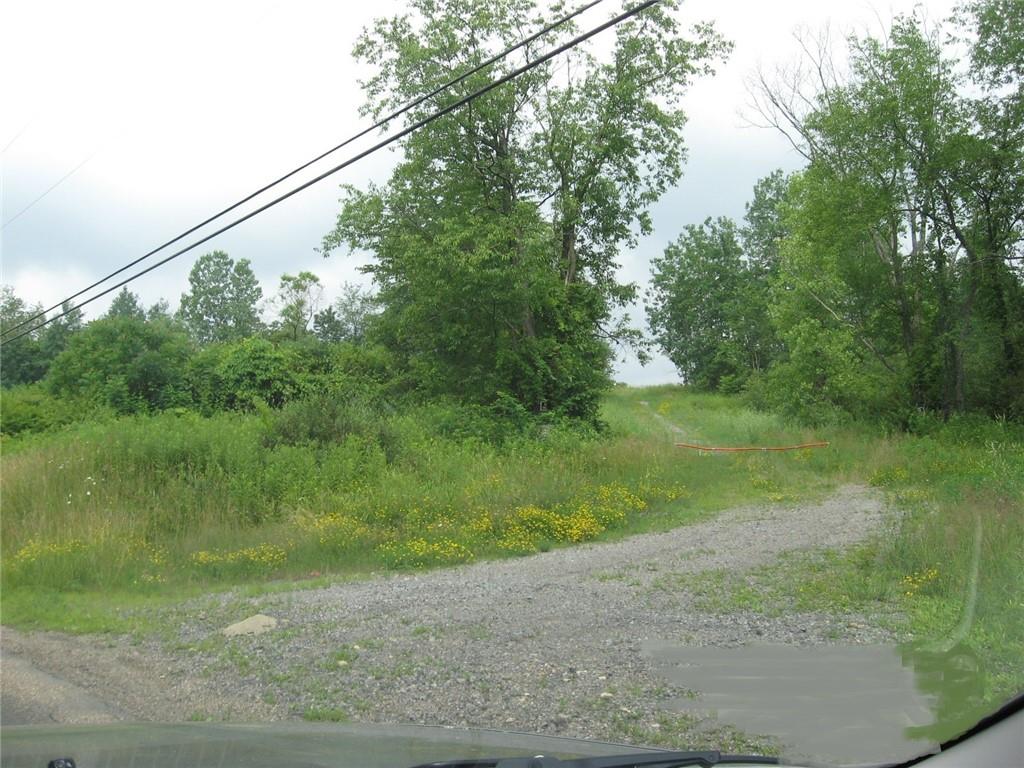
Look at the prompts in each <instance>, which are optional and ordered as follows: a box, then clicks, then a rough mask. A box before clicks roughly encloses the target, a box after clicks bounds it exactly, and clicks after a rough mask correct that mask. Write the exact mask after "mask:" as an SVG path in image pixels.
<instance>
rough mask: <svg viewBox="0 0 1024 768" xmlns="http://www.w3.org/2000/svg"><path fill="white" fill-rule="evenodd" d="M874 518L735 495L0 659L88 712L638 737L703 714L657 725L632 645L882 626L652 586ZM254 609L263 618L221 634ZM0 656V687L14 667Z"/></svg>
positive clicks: (738, 565)
mask: <svg viewBox="0 0 1024 768" xmlns="http://www.w3.org/2000/svg"><path fill="white" fill-rule="evenodd" d="M885 519H886V515H885V509H884V505H883V503H882V501H881V499H880V497H879V496H878V494H876V493H875V492H874V491H871V490H869V489H866V488H863V487H859V486H846V487H843V488H840V489H839V490H838V491H836V492H835V493H834V494H833V495H832V496H830V497H829V498H827V499H826V500H825V501H823V502H818V503H807V504H797V505H793V504H790V505H765V506H749V507H742V508H737V509H732V510H728V511H726V512H724V513H722V514H720V515H719V516H717V517H715V518H714V519H712V520H708V521H705V522H701V523H697V524H694V525H690V526H686V527H681V528H677V529H675V530H672V531H669V532H665V533H655V534H644V535H638V536H633V537H631V538H628V539H623V540H621V541H616V542H612V543H599V544H590V545H582V546H577V547H573V548H566V549H558V550H554V551H551V552H546V553H542V554H537V555H533V556H530V557H522V558H516V559H509V560H502V561H497V562H481V563H475V564H472V565H465V566H460V567H456V568H448V569H443V570H435V571H430V572H425V573H420V574H415V575H408V574H399V575H388V576H379V577H373V578H369V579H367V580H364V581H356V582H348V583H340V584H336V585H333V586H330V587H327V588H322V589H316V590H305V591H293V592H284V593H277V594H271V595H263V596H260V597H256V598H243V597H240V596H238V595H234V594H230V593H229V594H221V595H217V596H211V597H207V598H204V599H202V600H197V601H192V602H190V603H188V604H185V605H183V606H181V607H179V608H177V609H174V610H173V611H169V612H164V613H163V614H162V615H161V616H160V617H159V620H160V622H162V626H163V627H164V628H165V629H164V631H163V632H162V633H161V637H162V639H161V640H159V641H157V640H147V641H144V642H134V643H133V642H130V641H129V640H128V639H126V638H95V637H66V636H63V635H59V634H55V633H21V632H15V631H13V630H5V632H4V637H3V648H4V654H5V657H6V658H8V659H11V658H14V659H18V660H20V661H23V662H25V663H26V664H29V665H34V668H35V669H37V670H39V671H43V672H45V673H46V674H48V675H52V676H55V677H57V678H59V679H60V680H62V681H63V682H65V683H67V684H68V685H72V686H77V687H79V688H80V689H81V690H82V691H83V692H85V693H87V694H88V695H89V696H90V697H92V699H94V700H96V701H97V702H100V704H98V705H97V706H102V708H103V713H104V717H105V718H107V717H115V718H122V719H143V720H159V721H175V720H185V719H200V718H211V719H233V720H268V719H283V718H290V717H303V716H305V717H307V718H311V719H325V720H332V719H351V720H357V721H359V720H364V721H374V722H388V723H429V724H446V725H453V726H471V727H497V728H505V729H510V730H524V731H530V732H542V733H557V734H562V735H571V736H579V737H584V738H604V739H619V740H633V741H636V740H657V739H656V738H655V737H657V736H658V735H659V733H661V734H664V733H665V731H666V730H667V729H671V728H679V729H682V730H692V729H693V728H694V727H697V728H698V730H699V731H700V732H706V729H707V728H708V727H709V726H708V724H707V723H704V724H696V725H695V724H694V723H692V722H685V723H681V722H679V721H678V719H677V720H676V721H671V720H670V719H667V718H668V715H667V714H666V711H665V709H664V706H663V705H664V702H666V701H668V700H670V699H671V698H673V697H678V696H680V695H685V694H686V693H687V692H686V691H681V690H678V689H673V688H672V687H671V686H669V685H668V684H667V683H666V681H665V680H663V679H659V678H658V677H657V675H656V673H655V672H654V671H653V669H652V666H653V665H652V664H650V662H649V659H647V658H645V656H644V654H643V653H642V652H641V645H642V644H644V643H645V641H650V640H661V641H666V640H667V641H670V642H680V643H686V644H691V645H717V646H726V645H735V644H740V643H746V642H750V641H758V642H774V643H783V644H790V645H792V644H828V643H835V642H843V643H851V642H853V643H862V642H884V641H886V640H888V639H889V638H888V637H887V635H886V634H885V632H884V631H882V630H880V629H877V628H873V627H871V626H870V623H869V622H851V621H849V618H848V617H847V618H844V619H839V618H836V617H830V616H827V615H820V614H790V615H784V616H779V617H765V616H760V615H756V614H750V613H743V612H734V613H730V614H729V615H726V616H720V615H708V614H703V613H700V612H699V611H697V610H696V608H695V607H694V605H693V599H692V597H691V596H690V595H689V594H688V593H687V592H686V591H685V588H684V587H676V588H665V587H664V585H665V584H666V583H668V584H678V583H683V584H685V580H682V581H681V580H680V579H674V578H673V577H675V576H677V575H685V574H693V573H698V572H701V571H705V570H708V569H718V568H730V569H747V568H752V567H755V566H758V565H762V564H765V563H770V562H772V561H773V560H774V559H775V558H776V557H777V556H778V555H779V554H780V553H783V552H786V551H789V550H794V549H807V548H819V547H842V546H845V545H849V544H852V543H854V542H857V541H860V540H863V539H864V538H865V537H867V536H868V535H870V534H871V533H873V532H875V531H877V530H879V528H880V526H882V525H883V524H884V522H885ZM257 612H261V613H264V614H269V615H271V616H273V617H275V618H276V619H277V620H278V622H279V624H278V627H277V628H276V629H274V630H272V631H270V632H267V633H266V634H262V635H258V636H243V637H235V638H224V637H222V636H221V635H220V633H219V631H218V630H220V629H221V628H223V627H224V626H225V625H226V624H229V623H231V622H234V621H237V620H239V619H241V618H245V617H246V616H248V615H250V614H254V613H257ZM4 667H5V669H4V677H5V680H4V683H5V685H4V687H5V689H8V687H9V686H8V679H9V677H10V675H12V674H13V675H17V674H18V669H19V668H20V667H18V666H17V665H16V666H15V667H12V665H10V664H6V663H5V664H4ZM22 710H23V711H31V710H32V708H31V707H30V706H23V707H22ZM84 716H85V715H81V714H79V715H75V714H74V713H72V714H70V715H69V714H68V713H67V712H65V713H63V714H60V713H57V714H54V713H52V712H51V713H50V714H49V715H48V719H49V720H50V721H52V720H58V721H74V720H75V718H76V717H84ZM711 727H714V725H713V724H712V726H711ZM723 733H724V731H722V729H718V730H717V731H714V733H713V735H709V736H708V739H709V740H712V739H718V740H719V741H721V740H722V739H723V738H724V736H723ZM683 735H685V736H686V739H690V740H692V739H693V738H694V737H693V735H692V733H688V734H677V736H680V739H682V736H683ZM662 740H663V741H666V742H670V741H672V739H671V738H665V739H662ZM737 740H738V741H737V744H736V746H740V747H742V746H745V745H747V744H748V743H747V742H744V741H743V740H742V739H741V738H740V737H739V736H737Z"/></svg>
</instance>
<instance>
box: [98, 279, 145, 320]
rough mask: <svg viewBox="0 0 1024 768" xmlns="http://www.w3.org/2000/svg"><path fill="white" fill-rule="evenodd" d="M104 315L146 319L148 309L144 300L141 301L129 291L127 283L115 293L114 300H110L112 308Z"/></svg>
mask: <svg viewBox="0 0 1024 768" xmlns="http://www.w3.org/2000/svg"><path fill="white" fill-rule="evenodd" d="M104 317H107V318H122V319H128V320H145V319H146V310H145V309H144V308H143V306H142V302H140V301H139V297H138V296H136V295H135V294H134V293H132V292H131V291H129V290H128V286H127V285H126V286H125V287H124V288H122V289H121V290H120V291H118V292H117V293H116V294H115V295H114V300H113V301H112V302H110V308H109V309H108V310H107V314H105V315H104Z"/></svg>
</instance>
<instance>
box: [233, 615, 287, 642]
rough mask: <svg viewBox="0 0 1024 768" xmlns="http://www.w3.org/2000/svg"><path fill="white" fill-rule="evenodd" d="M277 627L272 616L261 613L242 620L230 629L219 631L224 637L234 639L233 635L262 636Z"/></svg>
mask: <svg viewBox="0 0 1024 768" xmlns="http://www.w3.org/2000/svg"><path fill="white" fill-rule="evenodd" d="M276 626H277V619H275V618H274V617H273V616H266V615H264V614H262V613H257V614H255V615H253V616H250V617H249V618H248V619H242V621H239V622H237V623H235V624H232V625H231V626H230V627H224V629H222V630H221V631H220V633H221V634H222V635H224V636H225V637H234V636H235V635H262V634H263V633H264V632H268V631H269V630H271V629H273V628H274V627H276Z"/></svg>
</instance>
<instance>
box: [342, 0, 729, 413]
mask: <svg viewBox="0 0 1024 768" xmlns="http://www.w3.org/2000/svg"><path fill="white" fill-rule="evenodd" d="M410 11H411V13H409V14H406V15H401V16H399V17H397V18H394V19H380V20H378V21H377V22H376V23H375V24H374V26H373V27H371V28H370V29H369V30H368V31H367V32H366V33H365V34H364V35H363V36H362V37H361V38H360V40H359V42H358V43H357V45H356V49H355V54H356V56H357V58H359V59H361V60H363V61H365V62H366V63H368V64H369V65H370V66H371V67H373V68H374V73H373V75H372V76H371V77H370V78H369V80H367V82H366V84H365V90H366V93H367V97H368V103H369V106H368V107H367V111H371V112H374V113H375V114H376V113H378V112H383V111H386V110H389V109H391V108H392V107H393V106H395V105H397V104H400V103H405V102H407V101H409V100H410V99H412V98H413V97H415V96H417V95H419V94H420V93H422V92H423V89H424V88H430V87H433V86H434V85H439V84H440V83H441V82H443V81H444V80H447V79H448V78H449V76H450V72H451V70H452V69H453V68H454V69H455V70H463V69H469V68H471V67H472V66H474V65H476V64H479V63H480V62H481V61H482V60H483V59H484V58H485V57H487V56H489V55H490V53H491V50H490V49H491V48H494V49H498V48H503V47H505V46H507V45H510V44H513V43H514V42H518V41H519V40H521V39H522V37H523V36H525V35H527V34H530V32H532V31H533V29H534V26H535V25H536V24H537V23H539V22H535V21H533V19H534V18H535V17H536V16H537V14H536V13H535V11H536V5H535V3H534V2H532V0H502V2H500V3H498V4H483V5H481V4H479V3H475V2H468V1H467V0H445V1H444V2H440V3H438V2H432V1H431V2H427V1H426V0H422V1H417V2H414V3H412V5H411V7H410ZM670 11H671V9H670V8H669V7H666V6H665V5H664V4H661V5H659V6H657V7H654V8H651V9H648V10H647V11H645V12H644V13H643V14H641V15H640V17H639V18H638V19H637V20H636V21H634V22H631V23H627V24H623V25H621V26H620V27H618V28H617V37H616V40H615V43H614V46H613V50H612V52H611V53H610V54H609V55H608V56H606V57H604V58H599V57H598V56H597V55H596V54H594V53H593V52H592V51H589V50H586V49H585V48H578V49H575V50H574V51H573V52H571V53H569V54H567V56H568V57H569V58H570V59H571V66H570V67H569V68H567V69H566V70H564V71H563V72H560V73H559V74H558V75H557V76H556V74H555V72H554V70H548V69H537V70H534V71H532V72H530V73H528V74H526V75H524V76H522V77H517V78H516V79H515V80H514V81H512V82H510V83H508V84H507V85H505V86H503V87H502V88H500V89H497V90H495V91H492V92H491V93H488V94H487V95H486V96H484V97H481V98H479V99H477V100H475V101H474V104H473V109H471V110H462V111H459V112H457V113H454V114H452V115H449V116H447V117H445V118H443V119H440V120H438V121H436V122H434V123H432V124H431V125H430V126H427V127H425V128H424V129H422V130H419V131H416V132H415V133H413V134H411V135H410V136H409V137H408V138H407V139H406V140H405V142H404V144H403V150H404V156H403V159H402V161H401V162H400V163H399V165H398V167H397V168H396V169H395V171H394V172H393V174H392V176H391V178H390V180H389V181H388V183H387V184H386V185H384V186H382V187H377V186H371V187H370V188H369V189H367V190H366V191H357V190H354V189H348V190H347V191H346V197H345V200H344V204H343V208H342V211H341V214H340V216H339V218H338V223H337V226H336V227H335V229H334V230H333V231H332V232H330V233H329V234H328V235H327V236H326V237H325V238H324V247H323V250H324V252H325V253H329V252H330V251H331V250H332V249H335V248H338V247H341V246H348V247H350V248H358V249H365V250H367V251H369V252H371V253H372V254H373V255H374V258H375V261H374V263H373V264H372V265H371V266H370V267H369V268H368V271H369V272H370V273H371V274H372V275H373V277H374V280H375V282H376V284H377V286H378V288H379V291H380V293H379V296H380V299H381V301H382V303H383V306H384V311H383V313H382V315H381V318H380V322H379V326H378V329H377V332H378V335H379V338H380V340H381V341H382V342H383V343H385V344H386V345H388V346H389V347H390V348H392V349H393V350H394V351H395V352H396V354H397V355H399V356H400V358H401V360H402V363H403V364H404V366H406V367H407V370H408V371H409V376H410V378H411V379H412V380H413V381H415V382H416V384H417V386H418V387H419V388H420V389H421V390H422V391H423V392H425V393H427V394H430V395H436V394H443V395H446V396H454V397H456V398H458V399H459V400H461V401H463V402H471V403H477V404H482V405H491V404H494V403H496V402H497V401H498V400H499V399H501V398H506V397H509V398H512V399H514V400H516V401H517V402H518V403H519V404H520V405H521V406H522V407H523V408H525V409H526V410H528V411H530V412H533V413H547V412H557V413H564V414H570V415H573V416H580V417H584V418H590V419H593V418H595V416H596V413H597V404H598V399H599V393H600V391H601V390H602V389H603V388H604V387H606V386H607V384H608V364H609V359H610V351H609V348H608V341H616V342H625V343H634V342H636V340H637V334H636V332H634V331H630V330H629V328H628V326H627V324H626V323H625V321H622V322H616V321H615V320H613V313H614V311H615V310H616V309H617V308H620V307H622V306H624V305H626V304H628V303H629V302H630V301H631V300H632V299H633V298H634V295H635V286H632V285H622V284H620V283H619V282H618V281H617V279H616V269H617V264H616V259H617V257H618V255H619V253H620V251H621V249H622V248H624V247H629V246H631V245H634V244H635V243H636V237H637V233H638V232H646V231H648V230H649V228H650V219H649V216H648V214H647V208H648V207H649V206H650V205H651V204H652V203H653V202H654V201H655V200H657V199H658V198H659V197H660V196H661V194H662V193H663V192H664V191H665V190H666V189H668V188H669V187H670V186H671V185H672V184H673V183H674V182H675V181H676V180H678V178H679V176H680V174H681V165H682V160H683V144H682V126H683V122H684V116H683V113H682V111H681V109H680V108H679V106H678V99H679V97H680V95H681V94H682V92H683V91H684V89H685V87H686V85H687V84H688V82H689V81H690V79H691V78H692V77H693V76H696V75H698V74H701V73H704V72H707V71H709V62H711V61H712V60H714V59H716V58H719V57H720V56H721V55H722V54H723V53H724V52H725V51H726V49H727V46H726V45H725V44H724V43H723V42H722V41H721V39H720V38H719V37H718V36H717V35H716V34H715V33H714V32H713V30H711V28H710V27H707V26H698V27H697V28H696V29H695V31H694V36H695V37H694V39H687V38H685V37H683V36H682V34H681V31H680V29H679V27H678V24H677V22H676V21H675V18H674V16H673V14H672V13H671V12H670ZM569 34H570V31H569V30H568V29H562V30H558V31H555V32H553V33H551V35H553V36H555V37H556V38H557V37H558V36H559V35H562V36H566V35H569ZM549 38H550V35H549ZM481 41H487V42H486V45H483V44H481ZM551 42H552V44H554V40H552V41H551ZM438 62H444V65H443V66H440V65H439V64H438ZM509 66H511V65H510V64H509V63H506V62H500V63H498V64H496V65H495V67H497V70H495V69H494V68H493V67H492V69H491V71H490V73H489V74H488V75H487V76H486V77H487V78H488V79H489V78H491V77H496V76H498V75H499V74H502V73H503V72H504V71H507V69H508V67H509ZM652 72H657V73H660V74H659V76H657V77H652V76H651V73H652ZM483 77H484V76H482V75H481V76H479V77H472V78H468V79H467V80H466V81H464V82H463V83H460V84H459V85H457V86H456V87H455V89H454V91H452V92H451V94H450V95H451V98H458V97H459V96H461V95H464V94H467V93H469V92H470V91H472V90H474V89H477V88H478V87H479V86H480V85H481V84H482V83H483V82H484V80H483ZM425 109H426V107H425V106H424V107H423V108H421V110H420V111H419V112H417V113H416V114H414V115H412V116H411V117H413V118H415V117H419V116H422V115H424V114H425V111H423V110H425Z"/></svg>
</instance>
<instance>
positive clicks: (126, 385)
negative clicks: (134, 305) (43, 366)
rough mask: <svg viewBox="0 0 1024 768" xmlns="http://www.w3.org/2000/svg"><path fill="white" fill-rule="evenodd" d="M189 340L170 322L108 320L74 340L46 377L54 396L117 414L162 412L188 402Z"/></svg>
mask: <svg viewBox="0 0 1024 768" xmlns="http://www.w3.org/2000/svg"><path fill="white" fill-rule="evenodd" d="M191 351H192V350H191V347H190V344H189V342H188V339H187V337H185V335H184V334H182V333H181V332H180V331H178V330H176V329H175V328H173V327H172V326H170V325H167V324H166V323H147V322H146V321H145V320H141V319H137V318H135V317H108V318H104V319H102V320H96V321H94V322H92V323H90V324H89V325H88V326H87V327H86V328H85V329H83V330H82V331H80V332H78V333H76V334H75V335H73V336H72V337H71V338H70V340H69V341H68V345H67V348H66V349H65V350H64V351H63V352H61V353H60V355H58V356H57V358H56V359H55V360H54V361H53V364H52V365H51V367H50V371H49V374H48V375H47V386H48V387H49V389H50V391H51V392H53V393H54V394H55V395H57V396H59V397H63V398H68V399H71V400H75V399H79V400H83V401H86V402H88V403H91V404H93V405H97V406H106V407H109V408H112V409H113V410H115V411H117V412H118V413H137V412H145V411H151V410H160V409H164V408H171V407H175V406H185V405H188V403H189V395H188V391H187V388H186V386H185V367H186V364H187V362H188V359H189V356H190V354H191Z"/></svg>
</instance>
